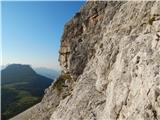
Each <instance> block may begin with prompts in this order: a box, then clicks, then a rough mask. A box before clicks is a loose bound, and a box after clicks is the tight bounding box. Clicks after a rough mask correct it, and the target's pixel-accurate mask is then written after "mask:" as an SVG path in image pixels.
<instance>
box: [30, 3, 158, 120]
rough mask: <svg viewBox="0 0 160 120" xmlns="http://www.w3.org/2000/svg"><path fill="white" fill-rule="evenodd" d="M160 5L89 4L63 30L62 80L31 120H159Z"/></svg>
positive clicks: (60, 78) (53, 88)
mask: <svg viewBox="0 0 160 120" xmlns="http://www.w3.org/2000/svg"><path fill="white" fill-rule="evenodd" d="M159 13H160V2H159V1H87V2H86V3H85V5H83V6H82V7H81V9H80V11H79V12H77V13H76V14H75V16H74V17H73V18H72V19H71V20H70V21H69V22H67V23H66V24H65V27H64V33H63V35H62V38H61V46H60V52H59V62H60V65H61V67H62V69H63V71H62V73H61V75H60V76H59V78H57V80H55V81H54V82H53V83H52V85H51V86H50V87H49V88H48V89H47V90H46V93H45V95H44V97H43V99H42V101H41V102H40V103H39V106H37V108H36V109H35V110H34V111H32V114H31V117H30V118H29V119H31V120H37V119H38V120H159V119H160V54H159V53H160V42H159V41H160V37H159V36H160V14H159Z"/></svg>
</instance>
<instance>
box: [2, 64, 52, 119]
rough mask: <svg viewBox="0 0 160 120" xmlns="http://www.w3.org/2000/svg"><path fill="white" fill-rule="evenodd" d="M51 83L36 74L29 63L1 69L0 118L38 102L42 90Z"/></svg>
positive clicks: (14, 113) (12, 114)
mask: <svg viewBox="0 0 160 120" xmlns="http://www.w3.org/2000/svg"><path fill="white" fill-rule="evenodd" d="M51 83H52V80H51V79H49V78H46V77H43V76H42V75H38V74H37V73H36V72H35V71H34V70H33V69H32V68H31V67H30V66H29V65H22V64H10V65H8V66H7V67H6V68H5V69H3V70H2V71H1V86H2V90H1V91H2V101H1V103H2V120H5V119H8V118H10V117H13V116H15V115H16V114H18V113H20V112H22V111H24V110H26V109H27V108H29V107H31V106H32V105H34V104H36V103H38V102H40V100H41V98H42V95H43V92H44V90H45V89H46V88H47V87H48V86H49V85H50V84H51ZM12 106H15V107H16V109H13V108H12Z"/></svg>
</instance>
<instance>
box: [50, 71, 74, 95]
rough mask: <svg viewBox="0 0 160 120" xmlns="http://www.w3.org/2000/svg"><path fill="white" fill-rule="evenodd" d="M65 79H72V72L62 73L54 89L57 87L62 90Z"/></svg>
mask: <svg viewBox="0 0 160 120" xmlns="http://www.w3.org/2000/svg"><path fill="white" fill-rule="evenodd" d="M65 80H72V78H71V76H70V74H66V73H64V74H62V75H60V76H59V78H58V79H57V80H56V81H55V83H54V86H53V89H57V90H58V91H59V92H60V91H61V90H62V88H63V87H64V86H65Z"/></svg>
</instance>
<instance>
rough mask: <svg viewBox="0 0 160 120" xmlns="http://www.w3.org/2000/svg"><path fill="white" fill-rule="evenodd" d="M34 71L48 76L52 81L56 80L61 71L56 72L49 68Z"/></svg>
mask: <svg viewBox="0 0 160 120" xmlns="http://www.w3.org/2000/svg"><path fill="white" fill-rule="evenodd" d="M33 69H34V70H35V71H36V72H37V73H38V74H40V75H43V76H46V77H48V78H50V79H56V78H57V77H58V76H59V74H60V70H54V69H49V68H44V67H39V68H33Z"/></svg>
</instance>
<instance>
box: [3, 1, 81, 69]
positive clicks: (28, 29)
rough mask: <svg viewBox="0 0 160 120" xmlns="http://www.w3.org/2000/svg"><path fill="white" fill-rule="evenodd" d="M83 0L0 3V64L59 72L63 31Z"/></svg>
mask: <svg viewBox="0 0 160 120" xmlns="http://www.w3.org/2000/svg"><path fill="white" fill-rule="evenodd" d="M83 4H84V1H60V2H55V1H50V2H42V1H41V2H31V1H30V2H29V1H28V2H18V1H17V2H2V6H1V7H2V63H3V64H11V63H21V64H30V65H32V66H33V67H47V68H53V69H59V63H58V51H59V47H60V39H61V35H62V34H63V28H64V25H65V23H66V22H67V21H69V20H70V19H71V18H72V17H73V16H74V14H75V13H76V12H78V11H79V9H80V7H81V6H82V5H83Z"/></svg>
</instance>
